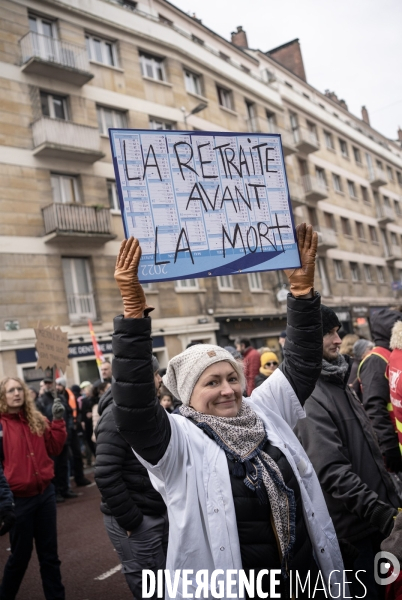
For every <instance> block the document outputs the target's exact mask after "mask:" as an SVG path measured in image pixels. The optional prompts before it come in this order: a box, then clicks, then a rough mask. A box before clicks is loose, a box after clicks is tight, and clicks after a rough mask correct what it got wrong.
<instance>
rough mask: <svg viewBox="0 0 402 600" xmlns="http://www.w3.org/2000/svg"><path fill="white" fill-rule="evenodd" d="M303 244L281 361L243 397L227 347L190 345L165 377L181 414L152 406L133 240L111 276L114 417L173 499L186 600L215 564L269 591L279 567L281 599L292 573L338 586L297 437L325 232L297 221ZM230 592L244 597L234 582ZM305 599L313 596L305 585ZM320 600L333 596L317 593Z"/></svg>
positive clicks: (318, 348)
mask: <svg viewBox="0 0 402 600" xmlns="http://www.w3.org/2000/svg"><path fill="white" fill-rule="evenodd" d="M297 240H298V246H299V252H300V259H301V267H300V268H296V269H290V270H288V271H286V273H287V276H288V278H289V282H290V294H289V296H288V315H287V316H288V319H287V323H288V331H287V338H286V345H287V351H286V359H285V361H284V362H283V363H282V364H281V365H280V367H279V368H278V369H276V370H275V372H274V373H273V374H272V375H271V376H270V377H269V378H268V379H267V380H266V381H264V383H263V384H262V385H260V386H259V387H258V388H257V389H255V390H253V392H252V394H251V397H247V398H245V397H243V389H244V381H245V378H244V371H243V366H242V364H241V363H240V362H239V361H238V360H236V359H235V358H234V357H233V355H232V353H231V352H230V351H227V350H226V349H224V348H221V347H219V346H215V345H212V344H198V345H196V346H192V347H190V348H188V349H186V350H184V351H183V352H181V354H178V355H177V356H175V357H173V358H172V359H171V360H170V361H169V364H168V367H167V371H166V374H165V375H164V377H163V383H164V385H165V387H166V388H167V389H168V390H169V391H170V392H171V394H173V396H175V397H176V398H178V399H179V400H181V402H182V406H181V407H180V408H179V410H178V412H179V414H168V413H167V412H166V411H165V410H164V409H163V407H162V406H161V405H160V404H159V403H156V402H155V399H154V385H153V373H152V363H151V356H152V354H151V353H152V340H151V336H150V334H151V322H150V319H149V317H148V314H149V312H150V311H151V310H152V307H149V306H148V305H147V304H146V299H145V295H144V291H143V289H142V287H141V285H140V283H139V281H138V264H139V260H140V257H141V248H140V247H139V243H138V241H137V240H135V239H134V238H130V239H129V240H127V241H124V242H123V243H122V245H121V249H120V254H119V256H118V258H117V263H116V270H115V279H116V282H117V284H118V286H119V288H120V291H121V294H122V298H123V305H124V315H122V316H118V317H116V318H115V320H114V328H115V331H114V335H113V340H112V345H113V352H114V360H113V379H114V382H113V397H114V406H113V408H112V411H113V414H114V417H115V421H116V425H117V429H118V431H119V433H120V434H121V435H122V436H123V437H124V438H125V440H126V441H127V442H128V444H129V445H130V446H131V447H132V448H133V450H134V451H135V453H136V455H137V456H138V457H139V459H140V461H141V462H142V463H143V464H144V466H145V467H146V468H147V469H148V471H149V473H150V478H151V481H152V483H153V485H154V487H155V488H156V489H157V490H158V491H159V492H160V493H161V495H162V497H163V498H164V500H165V502H166V505H167V508H168V516H169V545H168V556H167V565H166V568H167V569H168V570H169V571H170V572H172V571H174V570H176V569H188V570H189V572H192V573H193V576H192V578H191V577H190V578H189V579H193V581H192V582H191V583H190V584H189V585H188V586H186V591H187V593H188V594H194V593H195V589H194V586H195V581H194V577H195V573H196V572H197V571H199V570H200V569H205V570H207V571H208V573H209V577H211V573H212V571H214V570H215V569H222V570H223V571H224V572H225V571H227V570H233V569H234V570H235V571H238V570H241V569H243V570H244V571H245V572H246V573H247V574H248V573H249V572H250V571H251V570H253V571H254V574H255V576H258V574H259V575H260V577H262V575H263V573H262V571H265V570H269V574H268V573H267V574H266V575H265V574H264V576H263V577H262V588H263V592H264V593H267V594H268V592H269V588H270V579H269V578H270V576H271V573H272V571H271V570H272V569H278V580H279V582H280V585H278V587H277V588H276V592H279V591H280V592H281V594H282V595H281V597H283V598H284V597H285V595H286V593H287V592H288V591H289V590H288V588H289V576H288V571H289V570H290V569H291V570H293V571H294V570H296V569H297V571H298V573H299V575H300V577H301V578H302V579H303V581H304V580H305V578H306V577H307V576H308V575H309V574H310V577H311V579H312V580H314V581H316V579H317V576H318V570H319V569H320V571H321V573H322V576H323V580H324V581H328V577H329V576H330V573H332V575H331V579H332V581H333V582H338V585H341V580H342V576H341V573H342V570H343V563H342V559H341V555H340V550H339V546H338V543H337V540H336V536H335V532H334V530H333V527H332V524H331V521H330V517H329V514H328V511H327V508H326V505H325V502H324V499H323V496H322V492H321V488H320V485H319V482H318V479H317V477H316V475H315V473H314V469H313V467H312V464H311V462H310V461H309V459H308V457H307V455H306V453H305V452H304V450H303V448H302V447H301V445H300V443H299V442H298V440H297V438H296V437H295V435H294V433H293V431H292V430H293V428H294V426H295V424H296V422H297V420H298V419H299V418H303V417H304V410H303V403H304V401H305V399H306V398H307V397H308V396H309V395H310V394H311V392H312V391H313V389H314V385H315V381H316V379H317V377H318V375H319V372H320V369H321V358H322V330H321V313H320V296H319V294H317V293H314V290H313V288H314V267H315V256H316V251H317V234H316V233H313V230H312V227H311V226H308V227H306V225H305V224H303V225H299V226H298V227H297ZM300 365H303V368H300ZM172 576H173V574H172ZM225 579H226V578H225ZM271 581H272V580H271ZM178 586H179V589H178V591H177V595H176V594H175V593H174V592H172V591H170V590H169V587H168V586H166V593H165V598H174V597H183V593H184V583H183V580H179V581H178ZM321 587H322V586H321V585H320V588H321ZM236 588H237V589H236ZM207 589H208V582H207ZM345 589H346V590H347V584H346V586H345ZM299 592H300V590H299ZM232 593H233V594H234V596H236V597H242V596H239V594H240V589H239V586H238V584H237V583H236V584H234V585H233V588H232ZM227 594H229V592H227ZM227 594H226V593H225V594H224V598H227V597H230V596H228V595H227ZM207 595H208V597H211V593H208V594H207ZM270 595H271V594H270ZM184 597H185V596H184ZM204 597H205V596H204ZM298 597H299V598H307V597H308V596H307V590H306V589H305V591H304V592H303V593H302V594H301V593H299V596H298ZM315 597H316V598H319V597H320V598H324V597H327V595H326V593H325V592H324V591H321V592H317V593H316V596H315Z"/></svg>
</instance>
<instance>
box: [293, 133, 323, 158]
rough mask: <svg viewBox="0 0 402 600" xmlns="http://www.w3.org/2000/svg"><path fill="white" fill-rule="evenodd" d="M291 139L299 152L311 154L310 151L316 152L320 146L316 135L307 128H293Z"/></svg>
mask: <svg viewBox="0 0 402 600" xmlns="http://www.w3.org/2000/svg"><path fill="white" fill-rule="evenodd" d="M293 139H294V143H295V145H296V148H297V151H298V152H300V153H301V154H311V152H317V150H319V148H320V144H319V142H318V138H317V135H316V134H315V133H314V131H310V130H309V129H304V128H303V127H298V128H297V129H294V130H293Z"/></svg>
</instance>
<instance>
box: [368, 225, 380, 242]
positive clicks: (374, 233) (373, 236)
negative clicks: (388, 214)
mask: <svg viewBox="0 0 402 600" xmlns="http://www.w3.org/2000/svg"><path fill="white" fill-rule="evenodd" d="M369 234H370V242H371V243H372V244H379V243H380V242H379V239H378V235H377V229H376V228H375V227H374V225H369Z"/></svg>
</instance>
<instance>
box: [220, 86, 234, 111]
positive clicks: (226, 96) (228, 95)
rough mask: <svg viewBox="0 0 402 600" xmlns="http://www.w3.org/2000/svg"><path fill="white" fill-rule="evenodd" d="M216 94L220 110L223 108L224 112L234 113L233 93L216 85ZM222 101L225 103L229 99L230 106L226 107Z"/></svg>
mask: <svg viewBox="0 0 402 600" xmlns="http://www.w3.org/2000/svg"><path fill="white" fill-rule="evenodd" d="M216 92H217V95H218V102H219V106H220V107H221V108H225V109H226V110H231V111H234V99H233V91H232V90H230V89H229V88H225V87H223V86H221V85H218V84H217V85H216ZM222 94H223V95H222ZM224 99H225V101H226V99H229V103H228V104H230V106H226V104H225V102H224V101H223V100H224Z"/></svg>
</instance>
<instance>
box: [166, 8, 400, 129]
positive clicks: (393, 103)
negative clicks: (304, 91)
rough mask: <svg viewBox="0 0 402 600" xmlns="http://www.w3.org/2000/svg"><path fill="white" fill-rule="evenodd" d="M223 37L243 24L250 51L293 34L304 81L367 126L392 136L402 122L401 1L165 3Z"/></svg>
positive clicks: (268, 47) (287, 38)
mask: <svg viewBox="0 0 402 600" xmlns="http://www.w3.org/2000/svg"><path fill="white" fill-rule="evenodd" d="M171 1H172V2H173V3H174V4H175V5H176V6H178V7H179V8H180V9H181V10H183V11H185V12H189V13H191V14H192V13H196V16H197V17H198V18H199V19H202V22H203V24H204V25H206V26H207V27H210V28H211V29H212V30H214V31H216V32H217V33H219V34H220V35H221V36H223V37H224V38H226V39H230V32H231V31H234V30H235V29H236V26H237V25H242V26H243V29H244V30H245V31H246V32H247V36H248V43H249V46H250V48H259V49H261V50H264V51H266V50H270V49H272V48H275V47H276V46H280V45H281V44H284V43H286V42H289V41H290V40H293V39H294V38H299V40H300V44H301V49H302V54H303V60H304V67H305V70H306V74H307V81H308V82H309V83H310V84H311V85H313V86H314V87H315V88H317V89H318V90H320V91H321V92H324V91H325V90H326V89H329V90H331V91H334V92H335V93H336V94H337V95H338V98H343V99H344V100H345V101H346V103H347V105H348V108H349V110H350V111H351V112H352V113H354V114H355V115H357V116H359V117H360V116H361V112H360V109H361V106H362V105H366V107H367V109H368V111H369V115H370V122H371V125H372V126H373V127H374V128H375V129H377V130H378V131H380V132H381V133H383V134H384V135H386V136H388V137H389V138H391V139H396V135H397V134H396V131H397V128H398V126H401V127H402V76H401V75H402V66H401V59H402V35H401V29H402V27H401V25H402V1H401V0H381V1H380V0H275V1H273V0H171Z"/></svg>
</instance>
